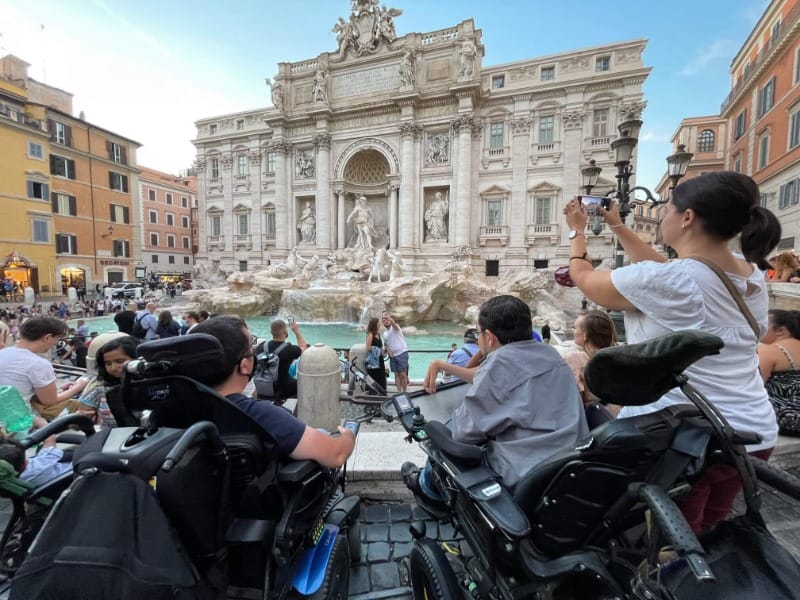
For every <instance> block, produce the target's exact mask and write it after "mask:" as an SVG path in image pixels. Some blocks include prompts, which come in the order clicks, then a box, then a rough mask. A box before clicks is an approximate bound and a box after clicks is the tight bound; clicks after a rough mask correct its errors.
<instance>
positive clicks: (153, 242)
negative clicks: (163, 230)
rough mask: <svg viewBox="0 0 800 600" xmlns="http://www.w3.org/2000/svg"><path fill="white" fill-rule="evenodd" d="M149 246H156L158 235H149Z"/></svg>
mask: <svg viewBox="0 0 800 600" xmlns="http://www.w3.org/2000/svg"><path fill="white" fill-rule="evenodd" d="M150 245H151V246H158V234H157V233H151V234H150Z"/></svg>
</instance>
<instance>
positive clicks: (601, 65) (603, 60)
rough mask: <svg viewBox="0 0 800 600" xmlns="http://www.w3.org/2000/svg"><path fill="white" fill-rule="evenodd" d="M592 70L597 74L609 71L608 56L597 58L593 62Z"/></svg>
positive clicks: (609, 60) (609, 61) (609, 62)
mask: <svg viewBox="0 0 800 600" xmlns="http://www.w3.org/2000/svg"><path fill="white" fill-rule="evenodd" d="M594 70H595V71H597V72H598V73H602V72H604V71H610V70H611V57H610V56H598V57H597V60H595V61H594Z"/></svg>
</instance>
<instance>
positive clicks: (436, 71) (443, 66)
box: [425, 58, 450, 81]
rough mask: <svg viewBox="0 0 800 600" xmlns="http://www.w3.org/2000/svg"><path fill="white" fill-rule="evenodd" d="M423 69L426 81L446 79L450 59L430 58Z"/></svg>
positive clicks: (448, 73) (448, 75)
mask: <svg viewBox="0 0 800 600" xmlns="http://www.w3.org/2000/svg"><path fill="white" fill-rule="evenodd" d="M426 66H427V69H426V71H425V78H426V79H427V80H428V81H439V80H440V79H448V78H449V77H450V59H449V58H440V59H439V60H432V61H431V62H429V63H428V64H427V65H426Z"/></svg>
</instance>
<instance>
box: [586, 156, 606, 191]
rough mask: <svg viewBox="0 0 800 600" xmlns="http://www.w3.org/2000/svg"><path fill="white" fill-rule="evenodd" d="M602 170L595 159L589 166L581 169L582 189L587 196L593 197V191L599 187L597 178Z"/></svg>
mask: <svg viewBox="0 0 800 600" xmlns="http://www.w3.org/2000/svg"><path fill="white" fill-rule="evenodd" d="M602 170H603V169H601V168H600V167H598V166H597V165H596V164H595V160H594V159H592V160H590V161H589V164H588V165H587V166H585V167H583V168H582V169H581V187H582V188H583V189H584V191H585V192H586V195H587V196H591V194H592V189H593V188H594V186H596V185H597V178H598V177H599V176H600V171H602Z"/></svg>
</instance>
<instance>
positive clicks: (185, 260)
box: [183, 256, 189, 265]
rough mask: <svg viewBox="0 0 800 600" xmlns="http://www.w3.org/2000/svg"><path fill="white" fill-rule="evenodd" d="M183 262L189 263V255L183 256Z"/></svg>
mask: <svg viewBox="0 0 800 600" xmlns="http://www.w3.org/2000/svg"><path fill="white" fill-rule="evenodd" d="M183 264H185V265H188V264H189V257H188V256H184V257H183Z"/></svg>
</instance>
